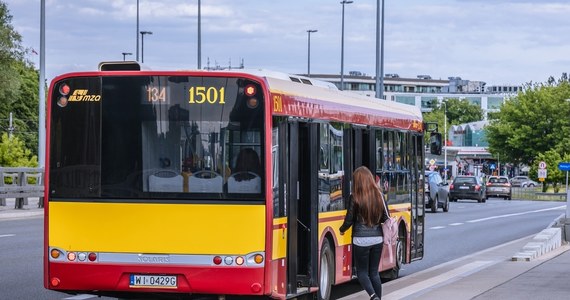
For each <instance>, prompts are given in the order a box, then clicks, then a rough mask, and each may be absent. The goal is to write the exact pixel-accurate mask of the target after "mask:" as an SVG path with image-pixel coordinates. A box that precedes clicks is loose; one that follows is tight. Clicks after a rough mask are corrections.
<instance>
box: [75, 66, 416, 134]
mask: <svg viewBox="0 0 570 300" xmlns="http://www.w3.org/2000/svg"><path fill="white" fill-rule="evenodd" d="M121 63H124V62H103V63H101V64H100V65H99V71H100V72H104V73H107V72H113V73H115V74H116V73H119V72H126V73H129V74H131V75H132V74H133V73H132V71H139V70H140V71H139V72H144V73H147V72H156V73H160V74H163V75H164V74H166V73H170V74H172V75H176V74H177V73H178V74H183V73H190V72H192V73H197V72H210V73H220V75H222V74H229V73H231V74H232V75H239V74H244V75H246V74H247V75H249V76H255V77H258V78H259V77H261V78H263V79H265V81H266V82H267V84H268V88H269V92H270V94H271V97H272V99H270V100H272V101H273V102H274V103H273V105H271V106H272V107H273V113H274V114H275V115H283V116H293V117H299V118H308V119H324V120H332V121H339V122H349V123H352V124H359V125H370V126H381V127H389V128H396V129H402V130H413V131H418V132H421V131H422V130H423V122H422V113H421V110H420V109H419V108H418V107H416V106H414V105H408V104H403V103H398V102H394V101H387V100H382V99H377V98H371V97H367V96H363V95H359V94H356V93H352V92H346V91H340V90H338V88H336V86H335V85H334V84H332V83H330V82H325V81H320V80H315V79H312V78H310V77H305V76H301V75H294V74H287V73H283V72H277V71H270V70H263V69H251V70H246V69H234V70H209V71H205V70H185V71H163V70H161V71H152V70H148V69H147V68H146V67H144V66H141V67H140V69H139V70H137V69H136V68H135V67H134V66H133V65H134V64H138V63H137V62H128V64H124V68H122V67H121V65H122V64H121ZM86 73H91V72H85V73H81V74H82V75H88V74H86ZM97 73H99V72H97ZM67 75H69V76H72V74H67ZM75 75H78V74H75ZM94 75H95V74H94ZM99 75H101V74H99ZM116 75H119V74H116ZM275 101H277V102H275Z"/></svg>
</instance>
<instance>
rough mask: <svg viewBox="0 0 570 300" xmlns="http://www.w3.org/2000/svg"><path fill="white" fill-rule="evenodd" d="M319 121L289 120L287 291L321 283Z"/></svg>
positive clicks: (296, 291) (292, 292) (305, 289)
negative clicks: (301, 121)
mask: <svg viewBox="0 0 570 300" xmlns="http://www.w3.org/2000/svg"><path fill="white" fill-rule="evenodd" d="M316 125H317V124H309V123H300V122H296V121H293V122H289V123H287V131H288V132H287V133H288V134H287V136H288V138H287V139H286V141H287V145H286V148H287V149H288V151H283V152H282V153H284V152H285V153H284V155H286V156H285V157H284V158H283V161H284V162H285V163H286V164H287V167H288V168H287V169H288V172H287V173H288V174H287V175H286V176H285V184H286V188H285V189H286V195H285V203H286V205H287V208H288V209H287V228H288V243H287V294H288V295H296V294H303V293H306V292H308V291H309V288H310V287H316V286H317V285H318V280H317V276H318V268H317V267H318V255H317V253H318V236H317V234H318V212H317V207H318V205H317V204H318V203H317V201H318V197H317V190H316V187H317V174H318V172H317V165H316V160H315V159H311V157H316V156H317V154H316V153H315V151H316V150H315V149H317V146H316V143H317V127H316Z"/></svg>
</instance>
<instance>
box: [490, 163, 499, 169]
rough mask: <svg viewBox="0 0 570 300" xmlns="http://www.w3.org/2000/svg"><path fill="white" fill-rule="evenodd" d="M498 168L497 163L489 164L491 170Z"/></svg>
mask: <svg viewBox="0 0 570 300" xmlns="http://www.w3.org/2000/svg"><path fill="white" fill-rule="evenodd" d="M496 168H497V167H496V166H495V164H490V165H489V169H491V170H495V169H496Z"/></svg>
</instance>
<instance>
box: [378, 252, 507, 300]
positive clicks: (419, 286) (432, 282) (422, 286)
mask: <svg viewBox="0 0 570 300" xmlns="http://www.w3.org/2000/svg"><path fill="white" fill-rule="evenodd" d="M495 263H497V262H496V261H486V260H479V261H474V262H472V263H468V264H466V265H463V266H461V267H459V268H456V269H453V270H451V271H449V272H445V273H443V274H441V275H438V276H435V277H433V278H430V279H428V280H424V281H421V282H418V283H416V284H412V285H409V286H408V287H406V288H403V289H400V290H397V291H394V292H392V293H390V294H388V295H383V296H382V299H385V300H392V299H402V298H405V297H408V296H410V295H413V294H415V293H418V292H421V291H424V290H428V289H432V288H435V287H436V286H437V285H439V284H442V283H444V282H446V281H448V280H452V279H454V278H455V279H457V278H459V277H460V276H462V275H466V274H469V273H473V272H476V271H478V270H481V269H484V268H486V267H489V266H490V265H492V264H495Z"/></svg>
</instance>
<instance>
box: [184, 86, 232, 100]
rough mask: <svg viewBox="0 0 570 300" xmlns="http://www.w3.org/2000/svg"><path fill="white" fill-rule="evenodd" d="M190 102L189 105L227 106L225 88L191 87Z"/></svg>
mask: <svg viewBox="0 0 570 300" xmlns="http://www.w3.org/2000/svg"><path fill="white" fill-rule="evenodd" d="M188 92H189V97H190V98H189V100H188V103H198V104H201V103H205V102H208V103H210V104H216V103H219V104H226V98H225V96H226V95H225V92H226V90H225V88H223V87H220V88H216V87H208V88H206V87H205V86H196V87H194V86H193V87H191V88H190V89H189V90H188Z"/></svg>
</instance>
